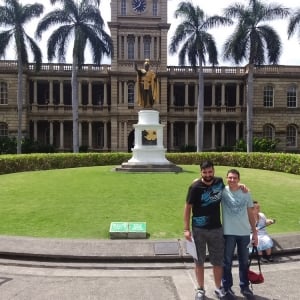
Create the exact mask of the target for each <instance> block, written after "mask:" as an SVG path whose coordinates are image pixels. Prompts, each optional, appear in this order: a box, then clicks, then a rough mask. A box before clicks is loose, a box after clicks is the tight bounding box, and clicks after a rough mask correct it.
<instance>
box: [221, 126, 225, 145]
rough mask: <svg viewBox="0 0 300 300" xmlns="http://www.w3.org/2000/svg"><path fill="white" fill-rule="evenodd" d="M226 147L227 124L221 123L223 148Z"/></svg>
mask: <svg viewBox="0 0 300 300" xmlns="http://www.w3.org/2000/svg"><path fill="white" fill-rule="evenodd" d="M224 145H225V123H224V122H222V123H221V146H222V147H223V146H224Z"/></svg>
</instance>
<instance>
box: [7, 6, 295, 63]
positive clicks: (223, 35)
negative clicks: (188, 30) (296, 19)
mask: <svg viewBox="0 0 300 300" xmlns="http://www.w3.org/2000/svg"><path fill="white" fill-rule="evenodd" d="M162 1H168V22H169V23H170V24H171V27H170V30H169V33H168V40H170V38H171V37H172V35H173V33H174V31H175V29H176V26H177V25H178V23H179V20H178V19H175V18H174V11H175V10H176V8H177V7H178V4H179V3H180V2H181V1H182V0H162ZM191 1H192V2H193V3H194V4H197V5H198V6H199V7H200V8H201V9H202V10H203V11H204V12H205V13H206V14H207V15H208V16H212V15H214V14H218V15H222V13H223V9H224V8H225V7H228V6H229V5H230V4H232V3H243V4H245V5H247V3H248V0H209V1H205V0H202V1H201V0H191ZM20 2H21V3H23V4H32V3H35V2H38V3H42V4H43V5H44V7H45V13H46V12H49V10H51V9H53V8H52V6H51V4H50V1H49V0H43V1H41V0H36V1H33V0H31V1H30V0H20ZM110 2H111V1H110V0H101V4H100V12H101V15H102V17H103V19H104V20H105V22H106V30H107V32H109V28H108V26H107V22H108V21H110ZM269 2H270V1H269V0H264V3H269ZM272 2H273V3H277V4H283V5H285V7H289V8H291V9H296V8H299V7H300V5H299V4H296V3H298V1H295V0H281V1H277V0H274V1H272ZM35 24H36V23H33V24H30V27H32V26H36V25H35ZM287 24H288V21H287V20H286V21H283V20H274V21H272V22H269V25H271V26H272V27H274V29H275V30H276V31H277V32H278V34H279V35H280V37H281V41H282V44H283V51H282V55H281V57H280V61H279V64H281V65H300V55H299V52H300V40H299V38H298V32H296V33H295V34H294V35H293V36H292V37H291V38H290V39H288V38H287V26H288V25H287ZM34 28H35V27H34ZM234 28H235V26H234V25H233V26H230V27H222V28H216V29H212V30H210V31H209V32H210V33H211V34H213V36H214V38H215V41H216V44H217V47H218V51H219V65H220V66H229V65H232V62H230V61H223V60H222V55H221V52H222V46H223V44H224V42H225V40H226V39H227V38H228V36H229V35H230V34H231V33H232V32H233V30H234ZM30 32H31V31H27V33H29V34H30ZM49 32H50V30H49ZM31 36H32V37H33V34H32V35H31ZM46 41H47V35H46V34H45V36H44V37H43V39H42V40H41V41H40V42H39V43H40V47H41V49H42V51H43V58H44V59H43V61H44V62H46V57H47V54H46V50H45V49H46V47H45V46H43V45H46ZM9 52H10V53H11V51H9ZM6 59H15V57H11V56H8V55H7V56H6ZM67 63H71V55H70V58H69V57H67ZM86 63H91V62H89V61H88V59H86ZM103 63H110V60H107V59H105V61H103ZM245 64H246V62H245ZM168 65H178V58H177V56H176V55H173V56H170V55H169V56H168Z"/></svg>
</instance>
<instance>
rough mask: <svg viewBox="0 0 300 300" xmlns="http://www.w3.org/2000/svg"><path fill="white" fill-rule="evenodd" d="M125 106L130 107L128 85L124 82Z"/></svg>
mask: <svg viewBox="0 0 300 300" xmlns="http://www.w3.org/2000/svg"><path fill="white" fill-rule="evenodd" d="M123 88H124V104H125V105H128V83H127V82H126V81H124V87H123Z"/></svg>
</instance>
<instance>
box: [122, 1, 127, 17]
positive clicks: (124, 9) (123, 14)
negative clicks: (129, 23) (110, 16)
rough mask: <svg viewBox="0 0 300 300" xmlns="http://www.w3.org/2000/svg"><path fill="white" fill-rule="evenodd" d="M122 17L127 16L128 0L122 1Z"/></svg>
mask: <svg viewBox="0 0 300 300" xmlns="http://www.w3.org/2000/svg"><path fill="white" fill-rule="evenodd" d="M121 16H126V0H122V1H121Z"/></svg>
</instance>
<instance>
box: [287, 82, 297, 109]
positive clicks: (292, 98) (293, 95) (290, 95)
mask: <svg viewBox="0 0 300 300" xmlns="http://www.w3.org/2000/svg"><path fill="white" fill-rule="evenodd" d="M286 98H287V99H286V100H287V107H289V108H294V107H297V89H296V87H295V86H290V87H288V89H287V92H286Z"/></svg>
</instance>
